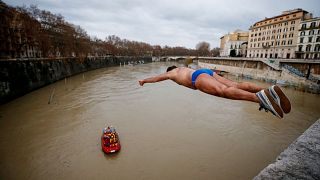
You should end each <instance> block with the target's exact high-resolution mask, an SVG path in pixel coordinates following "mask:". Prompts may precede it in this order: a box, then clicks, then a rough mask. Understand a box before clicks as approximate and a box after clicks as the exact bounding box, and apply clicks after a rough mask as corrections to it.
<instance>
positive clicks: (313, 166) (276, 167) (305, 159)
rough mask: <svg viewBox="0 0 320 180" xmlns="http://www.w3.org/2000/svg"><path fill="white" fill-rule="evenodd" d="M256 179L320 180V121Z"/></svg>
mask: <svg viewBox="0 0 320 180" xmlns="http://www.w3.org/2000/svg"><path fill="white" fill-rule="evenodd" d="M254 179H255V180H260V179H310V180H311V179H320V119H319V120H318V121H317V122H315V123H314V124H313V125H312V126H310V127H309V129H307V130H306V131H305V132H304V133H303V134H302V135H301V136H300V137H298V139H296V140H295V141H294V142H293V143H292V144H291V145H290V146H289V147H288V148H287V149H286V150H285V151H283V152H282V153H281V154H280V155H279V156H278V158H277V160H276V162H274V163H272V164H270V165H268V166H267V167H266V168H265V169H263V170H262V171H261V172H260V173H259V174H258V175H257V176H256V177H255V178H254Z"/></svg>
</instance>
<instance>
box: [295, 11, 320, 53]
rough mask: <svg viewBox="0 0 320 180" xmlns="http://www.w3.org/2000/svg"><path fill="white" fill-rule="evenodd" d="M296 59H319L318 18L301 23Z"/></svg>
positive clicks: (319, 26)
mask: <svg viewBox="0 0 320 180" xmlns="http://www.w3.org/2000/svg"><path fill="white" fill-rule="evenodd" d="M296 57H297V58H301V59H320V17H318V18H312V19H308V20H304V21H301V23H300V28H299V36H298V39H297V48H296Z"/></svg>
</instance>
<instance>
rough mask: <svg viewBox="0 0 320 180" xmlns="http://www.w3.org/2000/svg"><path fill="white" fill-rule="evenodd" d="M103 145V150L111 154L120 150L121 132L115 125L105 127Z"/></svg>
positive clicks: (102, 138)
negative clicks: (119, 132) (117, 130)
mask: <svg viewBox="0 0 320 180" xmlns="http://www.w3.org/2000/svg"><path fill="white" fill-rule="evenodd" d="M101 147H102V151H103V152H105V153H107V154H110V153H115V152H117V151H120V149H121V145H120V140H119V134H118V133H117V132H116V129H115V128H114V127H107V128H104V129H103V132H102V135H101Z"/></svg>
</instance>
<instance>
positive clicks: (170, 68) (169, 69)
mask: <svg viewBox="0 0 320 180" xmlns="http://www.w3.org/2000/svg"><path fill="white" fill-rule="evenodd" d="M175 68H177V66H170V67H168V68H167V72H169V71H171V70H172V69H175Z"/></svg>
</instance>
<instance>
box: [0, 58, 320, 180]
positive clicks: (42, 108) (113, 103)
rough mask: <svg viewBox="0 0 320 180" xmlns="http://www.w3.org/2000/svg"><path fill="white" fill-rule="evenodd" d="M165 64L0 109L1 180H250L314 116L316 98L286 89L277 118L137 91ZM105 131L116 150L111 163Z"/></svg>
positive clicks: (44, 92) (89, 80) (105, 72)
mask: <svg viewBox="0 0 320 180" xmlns="http://www.w3.org/2000/svg"><path fill="white" fill-rule="evenodd" d="M168 65H171V63H152V64H145V65H138V66H125V67H111V68H105V69H99V70H95V71H91V72H87V73H84V74H80V75H77V76H74V77H71V78H68V79H66V80H62V81H59V82H57V83H55V84H52V85H50V86H47V87H44V88H42V89H39V90H37V91H34V92H32V93H30V94H28V95H26V96H23V97H21V98H19V99H16V100H14V101H12V102H10V103H8V104H5V105H2V106H0V179H76V178H78V179H163V178H166V179H195V178H196V179H250V178H252V177H253V176H255V175H256V174H257V173H258V172H259V171H260V170H261V169H262V168H264V167H265V166H266V165H268V164H269V163H270V162H272V161H273V160H274V159H275V158H276V156H277V155H278V154H279V153H280V152H281V151H283V150H284V149H285V148H286V147H287V146H288V145H289V144H290V143H291V142H292V141H293V140H294V139H295V138H297V137H298V136H299V135H300V134H301V133H302V132H304V130H305V129H307V128H308V127H309V126H310V125H311V124H312V123H313V122H315V121H316V120H317V119H318V118H319V117H320V112H319V108H318V106H319V102H320V101H319V100H320V97H319V95H314V94H308V93H303V92H299V91H294V90H292V89H284V90H285V92H286V93H287V94H288V96H289V97H290V99H291V100H292V104H293V109H292V112H291V113H290V114H289V115H287V116H285V118H284V119H282V120H279V119H277V118H275V117H273V116H272V115H271V114H270V113H269V114H268V113H264V112H259V111H258V106H257V105H256V104H254V103H250V102H243V101H232V100H226V99H222V98H218V97H214V96H210V95H207V94H204V93H201V92H199V91H194V90H190V89H187V88H184V87H181V86H179V85H177V84H175V83H173V82H171V81H164V82H161V83H157V84H146V85H145V86H144V87H140V86H139V85H138V80H139V79H141V78H145V77H148V76H151V75H156V74H159V73H162V72H164V71H165V70H166V67H167V66H168ZM228 78H231V79H234V80H236V81H239V80H241V79H238V78H236V77H232V76H228ZM250 81H252V82H255V83H258V84H260V85H263V86H268V84H265V83H262V82H257V81H253V80H250ZM53 89H54V96H53V98H52V102H51V104H48V99H49V97H50V95H51V93H52V92H53ZM109 124H112V125H113V126H115V127H116V128H117V130H118V132H119V133H120V139H121V145H122V150H121V151H120V152H119V153H117V154H114V155H111V156H109V155H105V154H104V153H103V152H102V151H101V147H100V135H101V134H100V133H101V130H102V128H103V127H104V126H105V125H109ZM17 172H18V173H17Z"/></svg>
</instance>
